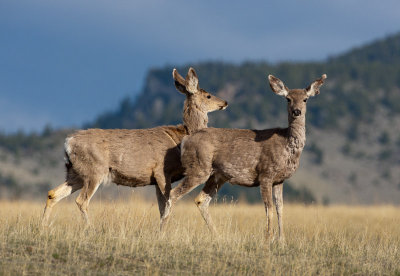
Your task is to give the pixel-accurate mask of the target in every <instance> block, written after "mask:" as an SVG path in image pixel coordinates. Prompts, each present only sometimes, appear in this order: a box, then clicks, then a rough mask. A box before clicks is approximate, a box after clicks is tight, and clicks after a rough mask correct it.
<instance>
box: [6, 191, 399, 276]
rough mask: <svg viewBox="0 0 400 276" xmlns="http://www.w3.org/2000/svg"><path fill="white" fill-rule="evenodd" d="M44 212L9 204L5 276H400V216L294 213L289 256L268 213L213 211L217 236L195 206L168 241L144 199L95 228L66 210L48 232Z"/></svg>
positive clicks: (95, 210) (96, 209) (389, 210)
mask: <svg viewBox="0 0 400 276" xmlns="http://www.w3.org/2000/svg"><path fill="white" fill-rule="evenodd" d="M43 207H44V202H43V203H42V204H39V203H32V202H18V201H17V202H0V275H50V274H51V275H61V274H69V275H91V274H96V275H133V274H152V275H153V274H155V275H157V274H160V275H177V274H178V275H192V274H201V275H216V274H223V275H241V274H258V275H262V274H264V275H266V274H285V275H286V274H291V275H316V274H318V275H377V274H384V275H400V208H399V207H392V206H376V207H346V206H331V207H324V206H302V205H289V204H286V205H285V207H284V225H285V234H286V243H285V246H280V245H279V243H278V242H277V241H272V242H271V243H268V242H266V241H265V240H264V226H265V221H266V218H265V212H264V207H263V206H262V205H246V204H228V203H224V204H212V206H211V207H210V212H211V214H212V216H213V218H214V221H215V223H216V226H217V229H218V231H219V233H220V234H219V235H218V236H210V235H209V232H208V230H207V228H206V226H205V223H204V222H203V220H202V218H201V216H200V213H199V212H198V210H197V208H196V206H195V205H194V203H191V202H179V203H178V204H177V206H176V207H177V208H176V209H175V210H174V214H173V217H172V218H171V220H170V222H169V225H168V229H167V231H166V233H165V235H160V234H159V232H158V207H157V205H156V204H154V202H150V201H149V202H146V201H143V200H140V199H138V198H132V200H130V201H126V200H125V201H123V200H121V201H113V202H102V201H94V202H92V204H91V205H90V207H89V212H90V213H89V214H90V215H91V226H90V227H88V228H85V226H84V224H83V221H82V219H81V216H80V213H79V211H78V208H77V207H76V205H75V204H74V203H73V202H61V203H59V204H58V205H57V206H56V207H55V208H54V212H53V214H52V217H51V218H52V219H51V220H52V222H53V223H52V225H51V226H50V227H49V228H47V229H42V228H41V225H40V217H41V214H42V210H43ZM274 232H275V236H276V234H277V233H276V232H277V226H276V215H275V214H274Z"/></svg>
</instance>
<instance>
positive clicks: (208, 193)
mask: <svg viewBox="0 0 400 276" xmlns="http://www.w3.org/2000/svg"><path fill="white" fill-rule="evenodd" d="M223 184H224V181H223V180H222V181H221V180H217V179H216V177H215V175H212V176H211V177H210V178H209V179H208V180H207V182H206V184H205V186H204V188H203V190H202V191H201V192H200V193H199V195H198V196H197V197H196V198H195V203H196V205H197V207H198V208H199V210H200V213H201V216H202V217H203V219H204V220H205V222H206V224H207V226H208V229H209V230H210V231H211V232H213V233H214V234H217V230H216V228H215V225H214V223H213V221H212V219H211V216H210V214H209V213H208V206H209V205H210V202H211V200H212V198H213V197H214V195H215V194H217V192H218V190H219V189H220V188H221V187H222V185H223Z"/></svg>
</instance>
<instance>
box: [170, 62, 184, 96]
mask: <svg viewBox="0 0 400 276" xmlns="http://www.w3.org/2000/svg"><path fill="white" fill-rule="evenodd" d="M172 77H173V78H174V83H175V87H176V89H178V91H179V92H181V93H183V94H186V93H187V91H186V87H185V79H184V78H183V77H182V76H181V75H180V74H179V73H178V70H176V69H175V68H174V70H173V71H172Z"/></svg>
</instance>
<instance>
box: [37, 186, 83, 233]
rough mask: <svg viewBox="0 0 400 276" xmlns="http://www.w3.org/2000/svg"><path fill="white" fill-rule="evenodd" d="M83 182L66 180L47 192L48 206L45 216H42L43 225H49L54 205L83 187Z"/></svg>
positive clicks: (45, 208) (45, 209)
mask: <svg viewBox="0 0 400 276" xmlns="http://www.w3.org/2000/svg"><path fill="white" fill-rule="evenodd" d="M82 186H83V185H82V183H71V182H68V181H66V182H64V183H63V184H61V185H59V186H58V187H56V188H55V189H53V190H50V191H49V192H48V193H47V202H46V206H45V207H44V212H43V217H42V225H43V226H47V225H48V221H49V217H50V213H51V210H52V208H53V207H54V205H56V204H57V202H59V201H60V200H61V199H63V198H65V197H67V196H69V195H70V194H72V193H73V192H75V191H77V190H79V189H81V188H82Z"/></svg>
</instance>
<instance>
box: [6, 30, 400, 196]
mask: <svg viewBox="0 0 400 276" xmlns="http://www.w3.org/2000/svg"><path fill="white" fill-rule="evenodd" d="M190 66H193V67H194V68H195V69H196V71H197V73H198V75H199V79H200V86H201V87H202V88H204V89H206V90H209V91H210V92H212V93H215V94H216V95H218V96H220V97H222V98H224V99H226V100H227V101H228V102H229V107H228V109H227V110H225V111H223V112H215V113H212V114H210V123H209V125H210V126H216V127H235V128H258V129H260V128H267V127H276V126H280V127H286V126H287V114H286V101H285V100H283V99H282V98H280V97H277V96H276V95H274V94H273V93H272V92H271V90H270V88H269V86H268V82H267V75H268V74H274V75H276V76H278V77H279V78H280V79H282V80H284V82H285V83H286V85H287V86H289V87H290V88H303V87H306V86H308V84H309V83H310V82H311V81H313V80H314V79H316V78H318V77H319V76H321V74H323V73H326V74H327V75H328V80H327V82H326V85H325V86H324V87H323V88H322V89H321V94H320V95H318V96H317V97H315V98H313V99H311V100H310V101H309V103H308V111H307V112H308V114H307V121H308V125H307V145H306V148H305V150H304V153H303V155H302V160H301V165H300V168H299V169H298V171H297V173H296V174H295V176H294V177H292V179H291V180H290V183H291V188H294V189H298V190H297V191H302V192H303V193H305V192H307V191H310V192H311V193H312V196H314V197H315V198H316V200H317V201H318V202H326V203H327V202H333V203H353V204H358V203H363V204H369V203H396V204H398V203H400V182H399V180H398V179H400V170H399V165H400V133H399V129H400V34H397V35H394V36H391V37H388V38H386V39H383V40H379V41H375V42H373V43H370V44H368V45H366V46H364V47H359V48H356V49H353V50H350V51H349V52H347V53H344V54H343V55H340V56H337V57H331V58H329V59H328V60H327V61H324V62H314V63H280V64H269V63H266V62H258V63H253V62H248V63H243V64H240V65H234V64H227V63H218V62H207V63H200V64H190ZM187 68H188V66H183V67H179V68H178V70H179V71H180V72H181V73H182V74H183V73H184V72H186V71H187ZM171 72H172V67H169V66H167V67H164V68H161V69H153V70H150V71H149V73H148V75H147V78H146V81H145V86H144V88H143V91H142V93H140V94H139V96H138V97H136V98H135V99H132V98H127V99H125V100H123V101H122V102H121V105H120V107H119V108H118V109H117V110H116V111H113V112H108V113H105V114H103V115H100V116H99V117H98V119H97V120H95V122H93V123H92V124H90V125H87V126H85V127H100V128H145V127H151V126H156V125H162V124H176V123H179V122H181V110H182V106H183V100H184V97H183V96H182V95H181V94H179V93H178V92H177V91H176V90H175V88H174V86H173V82H172V77H171ZM56 133H58V132H56ZM54 135H55V136H54V139H55V140H57V139H58V138H60V140H57V143H58V144H57V146H56V147H55V148H54V149H53V151H52V152H53V153H54V152H55V151H57V152H58V153H59V155H62V143H63V141H62V139H61V137H59V136H62V135H59V134H57V135H56V134H54ZM0 150H1V152H2V154H3V155H4V156H12V154H13V153H12V151H9V149H7V147H5V146H4V143H3V141H2V140H0ZM38 152H40V153H42V152H43V150H42V149H35V150H33V153H32V154H26V155H23V156H24V158H23V159H24V162H27V161H28V160H34V158H36V157H35V156H36V154H38ZM6 159H7V158H6ZM11 159H12V158H11ZM44 159H46V158H44V157H42V160H44ZM61 160H62V159H61ZM13 162H14V161H13ZM33 162H34V161H33ZM1 164H2V165H6V164H10V162H9V161H7V160H5V161H4V162H3V161H1ZM57 164H58V163H57ZM60 164H61V165H60V166H59V167H57V168H58V169H57V170H59V171H61V168H62V163H60ZM7 166H9V167H18V165H15V166H13V165H7ZM57 166H58V165H57ZM42 168H43V167H42ZM23 170H24V171H25V172H26V173H27V174H29V173H28V172H27V171H26V170H25V169H23ZM57 170H56V171H57ZM44 171H45V172H46V170H44ZM0 172H1V175H2V176H3V178H4V179H5V178H7V177H10V175H11V176H12V177H13V178H14V179H19V176H18V175H13V173H14V172H13V171H12V170H8V171H7V172H5V169H4V166H3V168H1V169H0ZM18 174H19V173H18ZM31 174H33V171H32V173H31ZM38 175H42V169H40V170H39V172H38ZM44 175H45V174H44ZM44 175H43V176H44ZM62 178H63V176H62V174H61V172H60V176H59V177H58V179H59V180H58V181H54V178H52V177H49V178H48V183H49V185H51V186H54V185H56V184H57V183H59V182H60V181H61V180H62ZM0 180H1V178H0ZM16 181H17V182H18V180H16ZM21 181H22V180H21ZM38 181H39V180H38ZM53 181H54V182H53ZM304 191H305V192H304ZM244 192H245V193H246V196H247V197H248V198H249V199H254V198H257V197H258V189H245V188H241V187H234V188H232V186H231V185H225V186H224V188H223V189H222V191H221V193H222V194H229V195H235V196H237V197H239V196H240V194H242V193H244Z"/></svg>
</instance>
